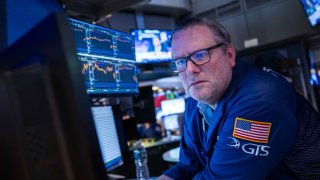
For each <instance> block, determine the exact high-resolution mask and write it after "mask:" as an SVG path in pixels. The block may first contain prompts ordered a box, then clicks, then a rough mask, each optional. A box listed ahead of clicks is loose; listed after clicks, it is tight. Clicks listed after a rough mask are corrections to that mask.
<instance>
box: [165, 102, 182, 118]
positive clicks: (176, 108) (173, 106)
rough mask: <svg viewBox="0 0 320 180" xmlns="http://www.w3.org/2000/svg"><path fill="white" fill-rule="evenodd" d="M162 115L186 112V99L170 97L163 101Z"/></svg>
mask: <svg viewBox="0 0 320 180" xmlns="http://www.w3.org/2000/svg"><path fill="white" fill-rule="evenodd" d="M161 110H162V115H163V116H166V115H170V114H178V113H184V110H185V100H184V98H177V99H169V100H163V101H161Z"/></svg>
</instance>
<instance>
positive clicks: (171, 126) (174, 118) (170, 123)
mask: <svg viewBox="0 0 320 180" xmlns="http://www.w3.org/2000/svg"><path fill="white" fill-rule="evenodd" d="M162 121H163V125H164V128H165V130H171V131H176V130H179V114H171V115H167V116H163V117H162Z"/></svg>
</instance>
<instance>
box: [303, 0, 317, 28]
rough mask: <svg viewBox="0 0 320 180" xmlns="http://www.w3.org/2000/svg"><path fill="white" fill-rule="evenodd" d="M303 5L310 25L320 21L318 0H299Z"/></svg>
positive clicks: (313, 25)
mask: <svg viewBox="0 0 320 180" xmlns="http://www.w3.org/2000/svg"><path fill="white" fill-rule="evenodd" d="M300 1H301V4H302V5H303V9H304V12H305V13H306V15H307V18H308V21H309V23H310V25H311V26H312V27H315V26H316V25H318V24H319V23H320V1H319V0H300Z"/></svg>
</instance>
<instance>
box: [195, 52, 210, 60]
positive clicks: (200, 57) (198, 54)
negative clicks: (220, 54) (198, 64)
mask: <svg viewBox="0 0 320 180" xmlns="http://www.w3.org/2000/svg"><path fill="white" fill-rule="evenodd" d="M207 55H208V53H207V52H206V51H200V52H197V53H195V54H193V56H192V57H193V58H194V59H196V60H197V59H203V58H204V57H206V56H207Z"/></svg>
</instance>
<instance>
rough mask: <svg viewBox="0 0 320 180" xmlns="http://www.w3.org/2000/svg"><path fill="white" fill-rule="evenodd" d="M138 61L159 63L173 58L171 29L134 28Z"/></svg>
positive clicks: (133, 33)
mask: <svg viewBox="0 0 320 180" xmlns="http://www.w3.org/2000/svg"><path fill="white" fill-rule="evenodd" d="M132 35H133V36H134V40H135V50H136V60H137V63H157V62H167V61H170V60H171V43H170V39H171V31H166V30H147V29H145V30H133V31H132Z"/></svg>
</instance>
